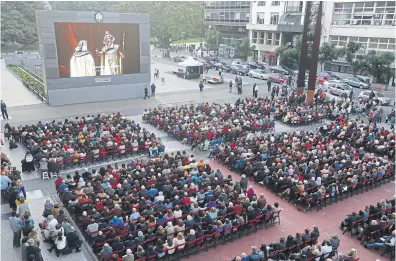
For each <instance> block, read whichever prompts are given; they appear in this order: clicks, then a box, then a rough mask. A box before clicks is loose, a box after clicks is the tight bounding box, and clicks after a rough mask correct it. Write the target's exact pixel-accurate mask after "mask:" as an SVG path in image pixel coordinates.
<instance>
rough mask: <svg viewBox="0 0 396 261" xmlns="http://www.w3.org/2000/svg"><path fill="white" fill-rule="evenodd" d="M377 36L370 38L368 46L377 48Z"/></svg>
mask: <svg viewBox="0 0 396 261" xmlns="http://www.w3.org/2000/svg"><path fill="white" fill-rule="evenodd" d="M378 40H379V39H378V38H370V43H369V48H370V49H377V48H378Z"/></svg>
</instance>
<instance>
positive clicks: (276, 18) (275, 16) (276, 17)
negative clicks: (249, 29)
mask: <svg viewBox="0 0 396 261" xmlns="http://www.w3.org/2000/svg"><path fill="white" fill-rule="evenodd" d="M278 22H279V13H271V20H270V24H273V25H276V24H278Z"/></svg>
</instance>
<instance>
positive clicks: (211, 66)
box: [200, 60, 215, 69]
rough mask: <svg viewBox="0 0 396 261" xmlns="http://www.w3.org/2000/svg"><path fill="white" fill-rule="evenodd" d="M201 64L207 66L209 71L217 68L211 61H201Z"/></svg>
mask: <svg viewBox="0 0 396 261" xmlns="http://www.w3.org/2000/svg"><path fill="white" fill-rule="evenodd" d="M200 62H201V63H203V65H205V66H206V68H207V69H213V68H215V66H214V64H213V63H212V62H211V61H209V60H200Z"/></svg>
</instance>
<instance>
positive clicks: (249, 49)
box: [236, 38, 256, 61]
mask: <svg viewBox="0 0 396 261" xmlns="http://www.w3.org/2000/svg"><path fill="white" fill-rule="evenodd" d="M254 50H256V46H254V45H250V41H249V39H248V38H245V39H244V40H243V41H242V42H241V43H239V44H238V45H237V47H236V55H237V56H238V57H240V58H242V59H243V60H245V61H246V60H247V58H248V57H250V56H252V55H253V52H254Z"/></svg>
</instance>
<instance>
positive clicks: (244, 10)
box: [204, 1, 251, 57]
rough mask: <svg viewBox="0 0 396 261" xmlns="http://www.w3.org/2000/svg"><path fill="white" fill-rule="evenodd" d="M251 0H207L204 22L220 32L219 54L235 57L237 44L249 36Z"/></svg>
mask: <svg viewBox="0 0 396 261" xmlns="http://www.w3.org/2000/svg"><path fill="white" fill-rule="evenodd" d="M250 4H251V2H250V1H206V2H205V3H204V22H205V24H207V25H209V26H211V27H213V28H215V29H216V30H217V31H218V32H219V36H218V43H219V55H220V56H226V57H233V56H234V53H235V49H236V45H237V44H238V43H239V42H240V41H241V40H242V39H244V38H247V37H248V31H247V29H246V25H247V24H248V23H249V19H250Z"/></svg>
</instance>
